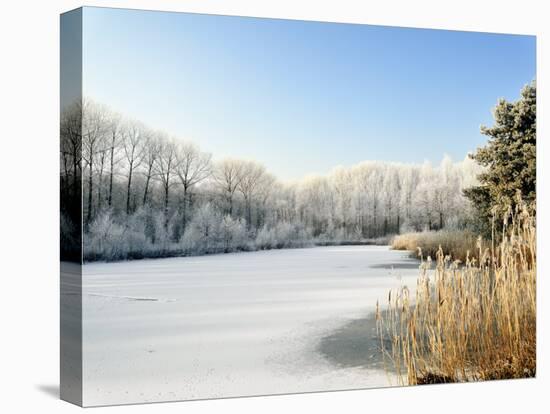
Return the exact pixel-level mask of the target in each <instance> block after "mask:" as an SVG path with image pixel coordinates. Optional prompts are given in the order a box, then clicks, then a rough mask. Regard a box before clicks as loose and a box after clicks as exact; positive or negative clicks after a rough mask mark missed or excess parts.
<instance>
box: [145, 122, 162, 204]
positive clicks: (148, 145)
mask: <svg viewBox="0 0 550 414" xmlns="http://www.w3.org/2000/svg"><path fill="white" fill-rule="evenodd" d="M160 146H161V144H160V142H159V139H158V138H157V136H156V135H155V133H153V132H149V133H147V134H146V140H145V144H144V154H143V166H144V170H143V174H144V175H145V189H144V190H143V205H146V204H147V197H148V196H149V186H150V183H151V180H152V178H153V176H154V175H155V164H156V162H157V159H158V157H159V150H160Z"/></svg>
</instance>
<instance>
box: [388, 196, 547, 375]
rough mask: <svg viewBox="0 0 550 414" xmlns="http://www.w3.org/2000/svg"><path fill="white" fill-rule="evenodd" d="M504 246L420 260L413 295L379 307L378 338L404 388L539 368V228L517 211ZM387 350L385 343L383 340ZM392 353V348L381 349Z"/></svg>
mask: <svg viewBox="0 0 550 414" xmlns="http://www.w3.org/2000/svg"><path fill="white" fill-rule="evenodd" d="M510 216H511V220H510V221H507V220H505V221H506V222H507V223H508V224H506V225H505V228H504V230H503V232H502V235H501V237H499V238H500V239H501V240H502V241H501V242H500V243H499V244H498V245H496V243H495V244H493V245H491V246H489V247H487V248H485V249H484V248H483V247H482V246H481V245H479V246H478V257H480V258H481V260H475V259H469V258H467V260H466V261H465V263H464V264H463V265H460V264H459V263H458V262H457V261H455V260H454V257H452V256H449V255H446V251H445V249H444V248H439V249H438V251H437V254H436V256H435V261H433V262H432V260H431V258H430V257H428V258H427V259H424V258H423V257H422V251H421V252H420V256H421V258H422V264H421V266H420V269H421V270H420V276H419V278H418V283H417V290H416V294H415V295H414V297H411V296H412V295H411V294H410V292H409V290H408V289H407V288H406V287H403V288H401V289H398V290H393V291H391V292H390V294H389V296H388V304H387V305H388V306H387V309H386V310H384V311H382V310H380V307H379V306H378V304H377V320H378V333H379V336H380V340H381V343H382V347H383V350H384V352H385V354H386V356H389V358H390V359H391V361H392V362H393V365H394V366H395V369H396V371H397V374H398V378H399V381H400V382H401V383H402V384H410V385H413V384H426V383H441V382H463V381H476V380H490V379H505V378H506V379H508V378H524V377H533V376H535V371H536V230H535V220H534V217H533V216H532V215H530V214H529V212H528V209H527V208H526V207H525V206H522V207H520V208H518V209H516V211H515V212H514V213H513V214H512V213H510ZM388 342H389V343H391V346H386V345H385V344H386V343H388ZM384 348H389V349H384Z"/></svg>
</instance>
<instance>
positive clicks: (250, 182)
mask: <svg viewBox="0 0 550 414" xmlns="http://www.w3.org/2000/svg"><path fill="white" fill-rule="evenodd" d="M241 175H242V176H241V179H240V181H239V186H238V189H239V192H240V193H241V194H242V196H243V198H244V205H245V212H246V227H247V230H250V228H251V226H252V201H253V199H254V196H255V195H256V191H257V190H258V187H259V186H260V184H261V182H262V179H264V177H265V176H266V170H265V167H264V166H263V165H261V164H258V163H256V162H254V161H243V167H242V170H241Z"/></svg>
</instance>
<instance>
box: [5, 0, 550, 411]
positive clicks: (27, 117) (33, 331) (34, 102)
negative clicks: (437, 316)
mask: <svg viewBox="0 0 550 414" xmlns="http://www.w3.org/2000/svg"><path fill="white" fill-rule="evenodd" d="M85 4H86V5H90V6H94V5H95V6H113V7H131V8H142V9H157V10H174V11H187V12H198V13H213V14H231V15H244V16H257V17H275V18H292V19H304V20H321V21H335V22H349V23H369V24H381V25H391V26H408V27H426V28H444V29H453V30H475V31H484V32H503V33H518V34H536V35H537V58H538V62H537V65H538V66H537V76H538V79H537V84H538V93H539V96H538V98H539V102H538V137H539V142H538V160H537V164H538V181H539V187H538V211H539V217H538V219H539V220H538V227H539V246H538V250H539V253H542V254H540V255H539V258H538V267H539V278H538V295H539V299H538V313H539V317H538V326H539V338H538V349H539V354H538V375H537V379H536V380H519V381H499V382H488V383H478V384H464V385H444V386H427V387H410V388H393V389H382V390H366V391H345V392H332V393H320V394H305V395H289V396H279V397H256V398H238V399H229V400H214V401H200V402H185V403H167V404H155V405H137V406H125V407H118V408H116V410H117V412H130V410H131V412H133V413H139V412H155V413H157V412H175V411H177V410H179V411H181V410H182V409H183V410H186V412H193V413H214V412H219V411H222V410H223V411H224V412H240V413H256V412H263V413H281V412H312V411H317V412H319V413H334V412H338V413H342V414H348V413H353V412H357V413H359V412H360V413H365V412H370V411H379V412H384V413H387V412H394V411H401V412H403V411H404V410H406V411H409V410H410V411H411V412H413V413H415V412H418V413H422V414H425V413H427V412H440V413H445V414H447V413H464V412H469V411H472V412H496V413H499V414H500V413H508V412H510V413H519V412H527V413H529V412H539V411H542V410H543V407H544V405H543V402H545V401H547V400H548V397H547V395H545V391H546V394H547V393H548V391H547V390H548V389H550V386H549V385H550V381H549V373H550V369H549V367H548V360H549V358H548V354H549V353H550V348H549V347H548V341H547V337H548V336H547V331H548V329H547V327H548V325H549V321H548V316H547V315H550V310H549V304H548V298H547V297H548V295H547V292H548V286H549V283H548V278H550V272H548V270H549V269H550V268H549V266H548V260H549V259H548V257H549V255H545V254H544V253H545V250H547V248H548V247H547V246H548V245H549V244H548V234H549V230H550V229H549V221H548V216H549V213H548V212H549V211H550V210H549V209H548V208H547V207H548V190H547V189H545V188H544V187H545V185H544V184H545V183H546V187H548V182H549V181H548V179H547V178H548V174H549V170H550V163H549V159H548V157H549V152H548V144H547V143H546V142H545V141H544V137H550V134H549V128H548V120H549V119H550V113H549V110H548V108H549V107H550V106H549V103H548V102H549V97H550V90H549V84H548V80H547V79H548V74H550V64H549V63H548V58H549V56H550V55H549V48H548V45H549V44H550V33H549V29H548V28H547V27H550V25H548V21H549V20H548V16H550V13H549V12H548V11H547V10H545V1H542V0H540V1H531V0H522V1H520V0H515V1H508V0H500V1H498V0H494V1H493V0H484V1H482V0H476V1H471V0H462V1H459V0H453V1H441V0H439V1H435V0H415V1H406V0H402V1H389V0H387V1H365V0H363V1H350V0H338V1H335V0H334V1H331V2H328V1H321V0H318V1H299V0H294V1H290V0H278V1H277V0H269V1H253V0H248V1H246V0H241V1H239V0H226V1H224V2H222V1H219V0H218V1H215V0H202V1H200V0H193V1H191V0H190V1H178V2H176V1H174V0H156V1H155V0H127V1H121V0H119V1H87V2H86V3H85ZM81 5H82V3H80V2H78V1H71V0H57V1H34V2H32V1H26V0H19V1H16V0H13V1H11V2H4V3H3V5H2V6H3V9H2V12H1V13H0V19H1V21H0V31H1V33H0V39H1V43H2V47H1V48H0V53H1V60H0V81H1V82H2V84H1V85H0V86H1V87H0V105H1V108H0V109H1V112H0V113H1V114H2V118H1V119H2V122H0V125H1V128H0V131H1V132H0V134H1V140H2V141H1V144H0V180H1V186H0V252H1V254H0V258H1V259H2V263H1V268H0V269H1V270H0V275H1V276H2V279H1V280H2V285H0V286H2V289H1V295H0V318H1V322H2V323H1V325H0V326H1V327H2V335H1V339H0V361H1V363H0V381H1V388H0V389H1V390H2V393H1V395H2V396H1V397H0V407H1V409H2V411H3V412H8V413H11V412H33V410H34V412H49V411H50V410H51V411H53V412H60V413H64V412H71V411H76V408H75V407H74V406H71V405H69V404H67V403H64V402H61V401H58V400H57V399H56V398H54V397H52V396H51V391H50V392H45V391H44V389H46V390H48V389H50V390H51V389H52V388H51V387H52V386H55V385H56V384H57V382H58V366H59V357H58V346H59V345H58V344H59V342H58V334H59V329H58V325H59V324H58V316H59V313H58V312H59V293H58V289H59V287H58V277H59V276H58V274H59V273H58V272H59V265H58V259H57V258H58V241H59V238H58V206H59V204H58V188H59V187H58V99H59V92H58V90H59V82H58V78H59V63H58V62H59V50H58V44H59V16H58V15H59V13H61V12H63V11H67V10H70V9H72V8H76V7H79V6H81ZM545 74H546V77H545ZM545 120H546V122H545ZM544 165H546V166H547V167H546V168H543V166H544ZM540 183H542V184H540ZM544 408H545V407H544ZM108 409H112V408H98V409H94V412H95V410H98V411H101V412H103V411H104V410H108ZM38 410H40V411H38Z"/></svg>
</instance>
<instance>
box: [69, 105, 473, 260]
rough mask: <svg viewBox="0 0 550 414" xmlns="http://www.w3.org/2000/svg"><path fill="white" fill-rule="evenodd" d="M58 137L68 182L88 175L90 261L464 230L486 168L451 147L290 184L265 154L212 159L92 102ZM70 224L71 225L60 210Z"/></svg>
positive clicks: (75, 109)
mask: <svg viewBox="0 0 550 414" xmlns="http://www.w3.org/2000/svg"><path fill="white" fill-rule="evenodd" d="M79 122H80V125H81V128H78V127H77V126H78V125H79ZM61 135H62V151H61V182H62V192H63V191H64V192H65V193H67V192H69V193H70V192H71V190H70V188H71V183H78V182H79V179H80V178H81V181H82V187H81V191H82V212H81V214H82V219H83V229H82V231H83V234H84V236H83V246H84V258H85V259H86V260H103V259H105V260H114V259H130V258H140V257H163V256H170V255H185V254H205V253H214V252H231V251H239V250H257V249H269V248H282V247H299V246H305V245H312V244H339V243H359V242H368V241H369V240H370V241H372V240H373V239H377V238H383V237H385V236H389V235H393V234H398V233H400V232H403V231H412V230H415V231H419V230H435V229H442V228H463V227H465V226H467V225H469V223H471V221H472V219H473V212H472V209H471V205H470V203H469V201H468V199H467V198H465V197H464V196H463V195H462V191H463V190H464V189H466V188H469V187H471V186H473V185H476V184H477V178H476V177H477V175H478V174H479V173H480V171H481V167H480V166H479V165H478V163H477V162H475V161H474V160H473V159H471V158H469V157H466V158H465V159H464V160H463V161H460V162H453V161H452V160H451V159H450V158H449V157H444V158H443V160H442V162H441V163H440V164H439V165H437V166H433V165H431V164H430V163H427V162H426V163H424V164H401V163H390V162H378V161H365V162H362V163H359V164H357V165H354V166H351V167H341V166H340V167H336V168H334V169H333V170H332V171H330V172H329V173H328V174H326V175H315V176H307V177H304V178H303V179H300V180H296V181H293V182H283V181H281V180H278V179H277V178H276V177H275V176H274V175H273V174H271V173H270V172H268V171H267V169H266V168H265V166H263V165H262V164H260V163H258V162H256V161H252V160H244V159H235V158H225V159H214V158H213V156H212V154H209V153H206V152H204V151H201V149H200V147H199V146H198V145H197V144H196V143H193V142H191V141H186V140H181V139H178V138H176V137H173V136H170V135H168V134H167V133H165V132H163V131H158V130H154V129H151V128H150V127H148V126H146V125H144V124H142V123H141V122H139V121H136V120H132V119H129V118H127V117H124V116H122V115H120V114H118V113H116V112H115V111H113V110H111V109H109V108H107V107H106V106H104V105H101V104H99V103H96V102H94V101H92V100H84V101H83V102H82V103H80V104H75V105H73V106H72V107H70V108H68V109H66V110H65V111H64V113H63V114H62V122H61ZM78 154H81V159H80V160H79V159H78ZM77 175H78V177H77ZM64 188H65V190H63V189H64ZM75 191H78V190H77V189H76V190H75ZM63 225H64V226H65V227H66V228H70V227H71V226H74V223H70V220H68V219H67V217H62V227H63Z"/></svg>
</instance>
